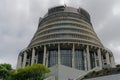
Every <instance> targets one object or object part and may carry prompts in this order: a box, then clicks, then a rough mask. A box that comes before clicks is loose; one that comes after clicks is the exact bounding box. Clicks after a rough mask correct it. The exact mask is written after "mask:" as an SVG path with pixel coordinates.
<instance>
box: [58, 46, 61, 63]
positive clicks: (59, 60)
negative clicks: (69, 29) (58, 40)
mask: <svg viewBox="0 0 120 80" xmlns="http://www.w3.org/2000/svg"><path fill="white" fill-rule="evenodd" d="M60 58H61V56H60V44H58V64H61V59H60Z"/></svg>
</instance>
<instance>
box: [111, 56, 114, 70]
mask: <svg viewBox="0 0 120 80" xmlns="http://www.w3.org/2000/svg"><path fill="white" fill-rule="evenodd" d="M110 59H111V67H113V68H114V67H115V61H114V57H113V56H111V58H110Z"/></svg>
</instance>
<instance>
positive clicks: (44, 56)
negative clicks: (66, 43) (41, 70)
mask: <svg viewBox="0 0 120 80" xmlns="http://www.w3.org/2000/svg"><path fill="white" fill-rule="evenodd" d="M46 52H47V49H46V45H44V54H43V65H45V62H46Z"/></svg>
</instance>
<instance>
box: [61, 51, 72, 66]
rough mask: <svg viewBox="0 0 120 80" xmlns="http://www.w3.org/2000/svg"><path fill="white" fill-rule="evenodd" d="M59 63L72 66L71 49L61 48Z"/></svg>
mask: <svg viewBox="0 0 120 80" xmlns="http://www.w3.org/2000/svg"><path fill="white" fill-rule="evenodd" d="M60 53H61V64H62V65H65V66H69V67H72V50H71V49H68V50H66V49H65V50H64V49H62V50H61V52H60Z"/></svg>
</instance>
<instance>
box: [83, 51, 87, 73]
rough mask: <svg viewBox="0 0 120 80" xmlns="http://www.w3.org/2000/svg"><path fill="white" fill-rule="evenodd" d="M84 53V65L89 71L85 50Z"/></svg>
mask: <svg viewBox="0 0 120 80" xmlns="http://www.w3.org/2000/svg"><path fill="white" fill-rule="evenodd" d="M83 55H84V67H85V71H87V54H86V52H85V50H84V51H83Z"/></svg>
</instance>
